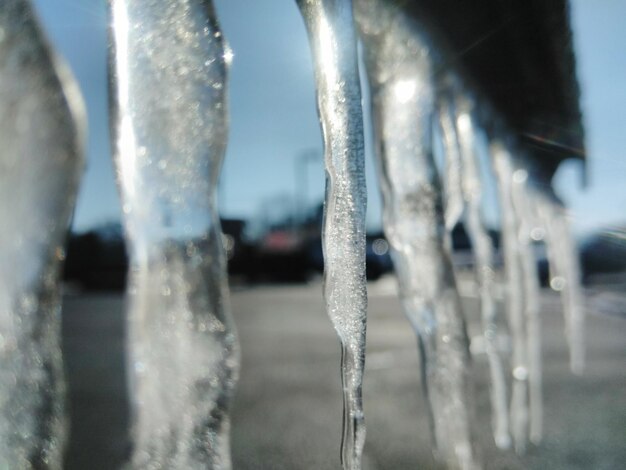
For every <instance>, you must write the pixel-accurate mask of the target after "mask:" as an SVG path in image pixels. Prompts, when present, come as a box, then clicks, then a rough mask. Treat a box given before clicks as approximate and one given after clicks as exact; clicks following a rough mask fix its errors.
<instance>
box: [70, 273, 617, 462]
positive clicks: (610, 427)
mask: <svg viewBox="0 0 626 470" xmlns="http://www.w3.org/2000/svg"><path fill="white" fill-rule="evenodd" d="M470 284H471V283H470ZM461 290H462V291H463V292H464V294H465V298H464V307H465V309H466V311H467V312H468V317H469V328H470V335H476V334H477V333H478V331H479V322H478V312H477V301H476V299H475V295H474V293H473V291H472V289H471V285H469V286H468V282H467V281H466V282H465V286H464V287H463V288H462V289H461ZM369 293H370V296H369V297H370V298H369V324H368V340H367V359H366V375H365V383H364V407H365V413H366V424H367V440H366V444H365V452H364V465H363V467H364V470H370V469H393V470H396V469H397V470H402V469H416V468H420V469H436V468H438V467H437V466H436V464H435V462H434V461H433V458H432V455H431V451H430V434H429V430H428V424H427V415H426V405H425V403H424V400H423V397H422V395H421V385H420V377H419V366H418V360H419V358H418V355H417V348H416V342H415V338H414V335H413V333H412V331H411V328H410V327H409V325H408V322H407V321H406V320H405V318H404V317H403V315H402V313H401V308H400V304H399V302H398V300H397V295H396V286H395V281H394V279H393V278H391V277H386V278H383V279H381V280H380V281H377V282H375V283H371V284H370V285H369ZM605 300H606V299H605ZM622 300H623V298H622ZM123 306H124V301H123V296H122V295H121V294H72V295H67V296H66V297H65V298H64V310H63V341H64V343H63V346H64V353H65V357H66V369H67V373H68V380H69V400H70V419H71V434H70V441H69V446H68V450H67V454H66V468H67V469H70V470H75V469H76V470H79V469H80V470H84V469H92V470H98V469H115V468H119V467H120V466H121V465H122V464H123V462H124V460H125V459H126V457H127V455H128V453H129V449H130V444H129V439H128V423H129V418H128V416H129V413H128V404H127V400H126V377H125V368H124V322H123ZM542 307H543V308H542V330H543V331H542V341H543V356H544V362H543V380H544V404H545V425H544V429H545V438H544V440H543V441H542V443H541V444H539V445H537V446H535V445H531V446H530V447H529V448H528V450H527V453H526V455H524V456H523V457H519V456H516V455H515V454H514V453H513V452H503V451H500V450H497V449H496V448H495V446H494V445H493V443H492V438H491V433H490V431H489V419H490V412H489V404H488V394H487V386H488V384H487V364H486V360H485V357H484V355H482V354H480V353H478V354H477V355H475V356H474V365H473V374H474V377H475V379H476V389H477V398H478V423H477V426H478V429H479V441H480V445H481V447H482V449H483V457H484V461H485V467H486V468H488V469H523V468H530V469H594V470H596V469H598V470H602V469H605V470H609V469H610V470H613V469H619V468H624V467H625V465H626V317H624V316H620V315H614V314H613V315H607V314H598V313H596V314H592V315H590V316H589V318H588V321H587V346H588V360H587V367H586V370H585V373H584V375H583V376H582V377H579V376H574V375H572V374H571V373H570V372H569V367H568V354H567V347H566V342H565V338H564V335H563V320H562V315H561V313H560V311H559V309H560V307H559V302H558V297H557V296H556V295H555V294H554V293H551V292H548V291H544V293H543V294H542ZM232 308H233V313H234V315H235V320H236V323H237V326H238V329H239V334H240V340H241V345H242V370H241V379H240V382H239V387H238V391H237V395H236V398H235V402H234V404H233V412H232V444H231V445H232V454H233V468H234V469H235V470H239V469H241V470H244V469H272V470H279V469H289V470H292V469H338V468H340V464H339V445H340V439H341V416H342V413H341V407H342V396H341V389H340V386H341V385H340V376H339V356H340V351H339V345H338V342H337V339H336V335H335V332H334V331H333V329H332V326H331V324H330V321H329V320H328V318H327V317H326V314H325V312H324V307H323V300H322V297H321V284H320V282H319V281H315V282H312V283H310V284H302V285H282V286H277V285H271V286H255V287H241V286H239V287H235V288H233V293H232Z"/></svg>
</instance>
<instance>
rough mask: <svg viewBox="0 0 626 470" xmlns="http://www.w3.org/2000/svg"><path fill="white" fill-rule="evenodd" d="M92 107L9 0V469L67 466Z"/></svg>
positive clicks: (2, 428) (4, 374)
mask: <svg viewBox="0 0 626 470" xmlns="http://www.w3.org/2000/svg"><path fill="white" fill-rule="evenodd" d="M84 119H85V116H84V109H83V104H82V100H81V97H80V93H79V91H78V88H77V86H76V84H75V83H74V81H73V79H72V78H71V76H70V74H69V71H68V70H67V69H66V68H64V67H63V65H62V64H60V63H59V62H58V60H57V59H56V58H55V56H54V54H53V52H52V51H51V48H50V46H49V45H48V43H47V41H46V39H45V38H44V37H43V34H42V32H41V30H40V28H39V25H38V22H37V20H36V18H35V17H34V13H33V10H32V7H31V6H30V3H29V2H27V1H24V0H4V1H3V2H2V6H1V7H0V142H1V145H0V221H2V226H1V229H0V260H2V261H1V262H0V468H7V469H9V468H10V469H15V470H20V469H30V468H40V469H46V468H49V469H60V468H61V467H62V458H63V450H64V445H65V440H66V417H65V406H64V402H65V382H64V377H63V362H62V358H61V344H60V343H61V324H60V291H59V280H58V277H59V271H60V265H61V262H62V260H63V259H64V256H65V255H64V250H63V245H64V240H65V236H66V233H67V228H68V223H69V220H70V218H71V215H72V211H73V208H74V201H75V196H76V191H77V189H78V182H79V178H80V174H81V171H82V167H83V144H84V137H85V132H84V128H83V127H84Z"/></svg>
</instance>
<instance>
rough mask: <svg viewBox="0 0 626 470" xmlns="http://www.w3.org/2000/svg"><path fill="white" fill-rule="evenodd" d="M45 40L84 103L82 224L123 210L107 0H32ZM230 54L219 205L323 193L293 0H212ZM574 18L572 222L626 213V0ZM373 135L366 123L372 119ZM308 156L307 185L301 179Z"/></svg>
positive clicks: (242, 211)
mask: <svg viewBox="0 0 626 470" xmlns="http://www.w3.org/2000/svg"><path fill="white" fill-rule="evenodd" d="M34 3H35V4H36V6H37V9H38V11H39V13H40V16H41V18H42V20H43V22H44V25H45V28H46V30H47V32H48V34H49V36H50V39H51V40H52V41H53V43H54V44H55V45H56V46H57V48H58V50H59V51H60V53H61V54H62V55H63V56H64V57H65V58H66V60H67V62H68V63H69V64H70V67H71V68H72V70H73V72H74V74H75V76H76V77H77V79H78V81H79V84H80V86H81V89H82V91H83V94H84V96H85V101H86V103H87V107H88V112H89V146H88V167H87V171H86V173H85V177H84V179H83V182H82V187H81V192H80V196H79V200H78V205H77V209H76V215H75V222H74V224H75V229H77V230H79V231H81V230H85V229H88V228H89V227H91V226H93V225H96V224H99V223H102V222H105V221H110V220H118V219H119V217H120V209H119V200H118V196H117V192H116V189H115V183H114V177H113V167H112V163H111V159H110V147H109V143H108V121H107V120H108V117H107V95H106V89H107V85H106V21H107V20H106V8H105V0H54V1H51V0H35V1H34ZM216 6H217V9H218V13H219V15H220V21H221V23H222V28H223V30H224V34H225V35H226V37H227V39H228V40H229V42H230V44H231V47H232V49H233V50H234V53H235V57H234V61H233V65H232V69H231V83H230V103H231V105H230V109H231V131H230V139H229V144H228V150H227V155H226V162H225V165H224V172H223V178H222V187H221V188H220V206H221V210H222V213H223V215H225V216H230V217H250V216H252V215H254V214H255V213H257V212H258V210H259V209H260V208H261V207H262V206H264V207H266V208H267V207H274V209H275V210H277V211H282V210H285V209H286V208H287V206H289V205H291V204H295V202H294V201H293V200H294V199H295V197H296V195H299V196H300V197H306V201H307V204H308V205H314V204H315V203H317V202H319V201H321V199H322V195H323V185H324V180H323V166H322V156H321V152H322V143H321V142H322V141H321V136H320V127H319V123H318V121H317V114H316V110H315V95H314V84H313V71H312V68H311V58H310V53H309V48H308V44H307V40H306V35H305V31H304V26H303V23H302V20H301V18H300V16H299V13H298V11H297V8H296V6H295V1H293V0H280V1H279V0H256V1H250V0H217V1H216ZM572 15H573V16H572V21H573V27H574V35H575V46H576V52H577V65H578V75H579V79H580V82H581V85H582V91H583V96H582V105H583V112H584V114H585V126H586V130H587V148H588V152H589V155H590V157H589V171H590V181H591V184H590V186H589V188H587V190H585V191H582V190H580V189H579V187H578V182H579V181H580V178H579V174H578V171H579V169H578V168H577V165H575V164H567V163H566V164H565V165H562V168H561V169H560V170H559V173H558V174H557V177H556V187H557V190H558V191H559V193H560V194H561V195H562V196H563V198H564V199H565V200H566V201H567V202H568V204H569V205H570V207H571V208H572V213H573V215H574V223H575V227H576V228H577V230H578V231H579V232H586V231H588V230H590V229H593V228H594V227H598V225H600V224H609V223H619V222H622V223H624V222H626V211H625V210H624V207H626V190H625V189H624V187H625V184H624V180H625V179H626V158H624V157H625V156H624V153H625V152H626V55H625V54H624V47H625V46H626V31H625V30H624V28H623V19H624V18H626V2H624V1H623V0H575V1H573V2H572ZM366 127H367V129H366V133H369V126H366ZM370 149H371V145H368V152H367V155H366V157H367V177H368V185H369V201H368V203H369V207H368V224H369V225H370V227H375V226H377V225H378V224H379V223H380V216H379V214H380V208H381V205H380V198H379V196H378V192H377V185H376V175H375V171H374V164H373V156H372V152H371V150H370ZM307 154H309V155H310V154H315V155H317V156H318V158H314V157H313V158H308V159H307V161H308V163H306V164H301V166H302V165H304V166H305V167H306V169H307V170H306V173H307V185H306V188H307V191H306V193H307V194H306V195H303V191H302V185H301V184H300V185H299V186H298V184H299V183H298V180H297V178H296V166H297V165H298V163H297V161H298V160H299V161H300V162H302V161H303V160H304V159H305V157H303V155H307Z"/></svg>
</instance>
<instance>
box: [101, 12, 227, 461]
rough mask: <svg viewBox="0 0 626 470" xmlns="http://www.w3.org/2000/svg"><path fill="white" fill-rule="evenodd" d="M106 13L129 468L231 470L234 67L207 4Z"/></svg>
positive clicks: (213, 14)
mask: <svg viewBox="0 0 626 470" xmlns="http://www.w3.org/2000/svg"><path fill="white" fill-rule="evenodd" d="M110 11H111V20H112V21H111V23H112V38H111V39H112V45H113V47H112V57H111V64H112V69H111V80H112V82H111V85H112V86H111V88H112V90H113V92H112V100H111V105H112V134H113V137H114V147H115V149H116V156H115V164H116V167H117V172H118V179H119V187H120V192H121V198H122V203H123V211H124V219H125V220H124V222H125V228H126V234H127V239H128V243H129V248H130V258H131V271H130V275H131V280H130V288H129V301H128V302H129V305H128V330H129V331H128V350H129V373H130V382H131V389H132V390H131V392H132V396H131V402H132V407H133V438H134V451H133V456H132V465H133V467H136V468H171V469H183V468H184V469H188V468H212V469H228V468H230V456H229V454H230V451H229V427H230V424H229V423H230V422H229V415H228V411H229V405H230V401H231V396H232V393H233V389H234V386H235V382H236V380H237V375H238V362H239V354H238V345H237V338H236V333H235V329H234V325H233V321H232V318H231V315H230V304H229V296H228V286H227V279H226V259H225V253H224V251H223V248H222V242H221V229H220V221H219V216H218V213H217V207H216V199H215V198H216V189H217V181H218V177H219V172H220V169H221V164H222V159H223V155H224V149H225V145H226V139H227V103H226V85H227V82H226V80H227V68H228V64H229V62H230V59H231V53H230V51H229V49H228V47H226V46H225V42H224V39H223V37H222V34H221V32H220V29H219V26H218V24H217V20H216V18H215V12H214V9H213V6H212V3H211V2H210V1H206V0H172V1H169V2H156V1H146V0H112V1H111V2H110Z"/></svg>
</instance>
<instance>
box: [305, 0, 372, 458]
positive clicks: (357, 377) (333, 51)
mask: <svg viewBox="0 0 626 470" xmlns="http://www.w3.org/2000/svg"><path fill="white" fill-rule="evenodd" d="M297 4H298V6H299V8H300V11H301V13H302V17H303V18H304V23H305V25H306V28H307V31H308V34H309V42H310V44H311V50H312V54H313V62H314V69H315V80H316V88H317V103H318V112H319V116H320V121H321V126H322V132H323V137H324V149H325V163H326V202H325V212H324V227H323V236H322V239H323V249H324V263H325V269H324V295H325V298H326V310H327V312H328V315H329V316H330V319H331V321H332V323H333V325H334V327H335V330H336V331H337V334H338V336H339V339H340V342H341V351H342V357H341V376H342V383H343V394H344V416H343V438H342V445H341V461H342V465H343V468H344V469H346V470H356V469H359V468H361V457H362V453H363V445H364V443H365V422H364V416H363V404H362V396H361V389H362V383H363V368H364V361H365V330H366V316H367V292H366V280H365V210H366V198H367V193H366V188H365V168H364V166H365V163H364V148H363V145H364V144H363V115H362V108H361V90H360V82H359V73H358V65H357V49H356V37H355V31H354V22H353V16H352V2H351V1H350V0H298V1H297Z"/></svg>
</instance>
